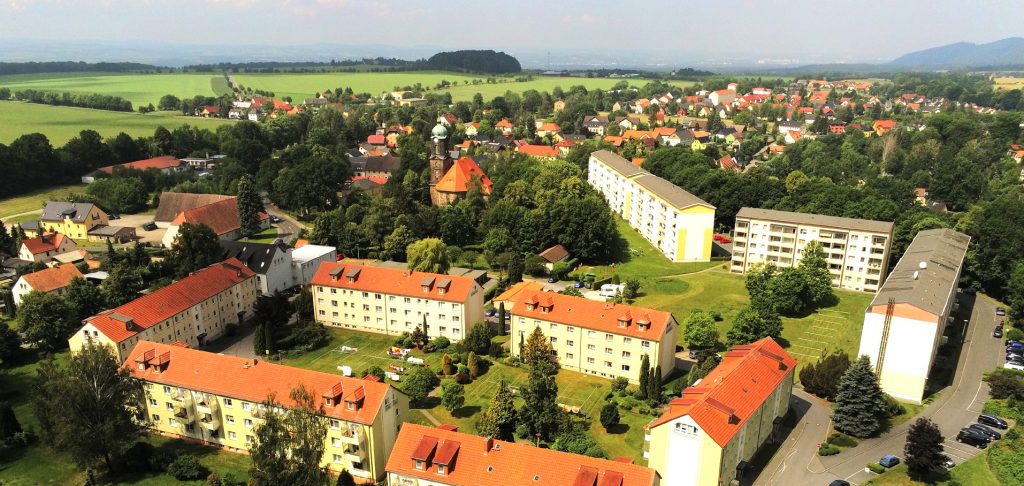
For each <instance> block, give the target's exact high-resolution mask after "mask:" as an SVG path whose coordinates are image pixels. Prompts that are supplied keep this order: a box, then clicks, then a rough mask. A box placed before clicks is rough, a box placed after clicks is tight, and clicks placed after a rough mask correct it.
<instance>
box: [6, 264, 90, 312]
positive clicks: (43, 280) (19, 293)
mask: <svg viewBox="0 0 1024 486" xmlns="http://www.w3.org/2000/svg"><path fill="white" fill-rule="evenodd" d="M76 278H83V277H82V272H79V271H78V268H76V267H75V266H74V265H73V264H70V263H65V264H63V265H58V266H56V267H50V268H46V269H43V270H40V271H38V272H32V273H26V274H25V275H22V276H21V278H19V279H18V280H17V281H16V282H14V286H13V287H11V294H12V295H13V296H14V305H15V306H18V305H21V301H22V299H24V298H25V295H26V294H28V293H29V292H41V293H44V294H46V293H50V292H54V293H56V294H58V295H61V294H63V293H64V288H65V287H67V286H68V285H71V281H72V280H74V279H76Z"/></svg>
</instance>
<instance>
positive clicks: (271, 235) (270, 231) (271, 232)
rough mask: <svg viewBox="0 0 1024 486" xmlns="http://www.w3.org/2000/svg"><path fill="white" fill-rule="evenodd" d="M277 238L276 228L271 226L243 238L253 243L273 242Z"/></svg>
mask: <svg viewBox="0 0 1024 486" xmlns="http://www.w3.org/2000/svg"><path fill="white" fill-rule="evenodd" d="M278 238H279V236H278V235H277V228H276V227H273V226H271V227H269V228H267V229H265V230H263V231H260V232H259V233H256V234H254V235H252V236H251V237H249V238H245V241H251V242H253V243H273V242H274V241H275V240H277V239H278Z"/></svg>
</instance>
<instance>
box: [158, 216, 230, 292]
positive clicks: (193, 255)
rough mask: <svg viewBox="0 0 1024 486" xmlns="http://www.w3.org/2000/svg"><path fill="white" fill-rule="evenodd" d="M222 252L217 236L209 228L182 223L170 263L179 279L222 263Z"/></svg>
mask: <svg viewBox="0 0 1024 486" xmlns="http://www.w3.org/2000/svg"><path fill="white" fill-rule="evenodd" d="M222 254H223V253H222V250H221V248H220V241H219V240H218V239H217V235H216V234H215V233H214V232H213V230H212V229H210V227H209V226H206V225H203V224H191V223H182V224H181V226H179V227H178V236H176V237H175V238H174V243H173V244H172V245H171V252H170V258H169V260H170V263H171V265H172V266H173V267H174V268H175V270H176V272H175V273H176V276H177V277H178V278H184V277H186V276H188V275H189V274H190V273H192V272H194V271H196V270H199V269H201V268H206V267H208V266H210V265H213V264H214V263H217V262H219V261H221V258H220V257H221V255H222Z"/></svg>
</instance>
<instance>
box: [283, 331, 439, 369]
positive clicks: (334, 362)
mask: <svg viewBox="0 0 1024 486" xmlns="http://www.w3.org/2000/svg"><path fill="white" fill-rule="evenodd" d="M327 331H328V332H329V333H330V335H331V341H330V342H329V343H328V345H327V346H325V347H323V348H320V349H318V350H316V351H313V352H311V353H307V354H305V355H302V356H299V357H296V358H292V359H285V360H282V361H281V364H283V365H288V366H297V367H299V368H306V369H311V370H317V371H323V372H324V373H334V374H337V373H338V366H342V365H345V366H351V367H352V373H353V374H354V375H355V376H360V374H361V373H362V372H363V371H364V370H367V369H369V368H370V367H372V366H380V367H381V368H384V369H385V370H386V369H387V367H388V365H398V366H415V365H408V364H405V363H403V362H402V361H401V360H399V359H395V358H390V357H388V355H387V350H388V348H390V347H391V344H392V343H393V342H394V340H395V338H396V337H397V336H386V335H384V334H374V333H369V332H358V331H353V330H349V329H339V328H334V327H328V328H327ZM341 346H349V347H351V348H357V349H358V351H351V352H349V351H341ZM410 355H411V356H415V357H417V358H422V359H423V360H424V362H425V364H426V365H427V366H429V367H431V368H434V369H438V368H440V366H441V355H442V353H424V352H422V351H419V350H413V351H412V352H411V353H410Z"/></svg>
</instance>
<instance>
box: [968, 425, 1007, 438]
mask: <svg viewBox="0 0 1024 486" xmlns="http://www.w3.org/2000/svg"><path fill="white" fill-rule="evenodd" d="M967 428H968V429H974V430H977V431H978V432H981V433H982V434H985V436H987V437H988V438H989V440H999V439H1002V438H1003V434H1000V433H999V432H996V431H995V430H994V429H992V428H991V427H989V426H987V425H981V424H971V425H968V426H967Z"/></svg>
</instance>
